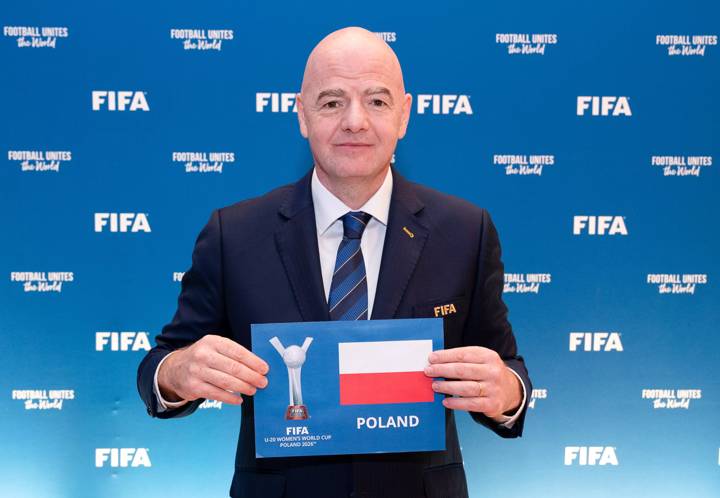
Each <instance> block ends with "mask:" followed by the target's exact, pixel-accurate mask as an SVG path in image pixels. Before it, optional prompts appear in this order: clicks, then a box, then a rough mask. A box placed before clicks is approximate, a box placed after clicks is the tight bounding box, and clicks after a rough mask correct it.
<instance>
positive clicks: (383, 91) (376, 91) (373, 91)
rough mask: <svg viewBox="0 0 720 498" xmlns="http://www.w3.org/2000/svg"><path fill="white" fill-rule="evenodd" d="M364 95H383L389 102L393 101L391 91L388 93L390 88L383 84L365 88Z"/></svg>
mask: <svg viewBox="0 0 720 498" xmlns="http://www.w3.org/2000/svg"><path fill="white" fill-rule="evenodd" d="M365 95H385V96H387V97H388V98H389V99H390V102H392V101H393V98H392V93H390V90H388V89H387V88H385V87H384V86H376V87H373V88H368V89H367V90H365Z"/></svg>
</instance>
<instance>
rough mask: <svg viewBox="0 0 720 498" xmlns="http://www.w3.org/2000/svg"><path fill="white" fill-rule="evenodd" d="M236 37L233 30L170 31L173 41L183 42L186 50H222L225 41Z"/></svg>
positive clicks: (173, 29) (174, 29)
mask: <svg viewBox="0 0 720 498" xmlns="http://www.w3.org/2000/svg"><path fill="white" fill-rule="evenodd" d="M234 37H235V34H234V33H233V30H232V29H208V30H205V29H177V28H172V29H171V30H170V39H171V40H182V44H183V49H184V50H217V51H218V52H219V51H220V50H222V43H223V41H224V40H232V39H233V38H234Z"/></svg>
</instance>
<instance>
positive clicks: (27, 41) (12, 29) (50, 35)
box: [3, 26, 68, 48]
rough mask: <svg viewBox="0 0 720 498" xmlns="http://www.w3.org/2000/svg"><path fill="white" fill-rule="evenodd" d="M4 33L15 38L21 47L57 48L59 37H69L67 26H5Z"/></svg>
mask: <svg viewBox="0 0 720 498" xmlns="http://www.w3.org/2000/svg"><path fill="white" fill-rule="evenodd" d="M3 35H4V36H7V37H10V38H15V41H16V42H17V46H18V47H19V48H56V47H57V39H58V38H67V37H68V28H67V26H62V27H55V26H42V27H40V26H3Z"/></svg>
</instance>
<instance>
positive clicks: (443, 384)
mask: <svg viewBox="0 0 720 498" xmlns="http://www.w3.org/2000/svg"><path fill="white" fill-rule="evenodd" d="M432 388H433V391H435V392H437V393H442V394H450V395H453V396H463V397H466V398H479V397H482V396H484V395H486V394H487V393H486V392H485V390H484V388H483V383H482V382H476V381H473V380H445V381H441V380H438V381H435V382H433V383H432Z"/></svg>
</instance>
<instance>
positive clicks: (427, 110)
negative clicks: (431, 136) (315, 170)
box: [255, 92, 473, 115]
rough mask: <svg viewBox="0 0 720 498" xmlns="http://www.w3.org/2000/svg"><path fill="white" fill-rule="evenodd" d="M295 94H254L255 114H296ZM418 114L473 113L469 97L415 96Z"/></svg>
mask: <svg viewBox="0 0 720 498" xmlns="http://www.w3.org/2000/svg"><path fill="white" fill-rule="evenodd" d="M296 95H297V94H296V93H295V92H292V93H291V92H257V93H255V112H265V111H269V112H273V113H290V112H297V103H296V102H295V97H296ZM416 110H417V113H418V114H454V115H458V114H468V115H471V114H472V113H473V110H472V106H471V105H470V96H469V95H430V94H419V95H417V107H416Z"/></svg>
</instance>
